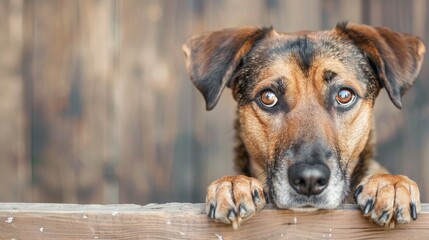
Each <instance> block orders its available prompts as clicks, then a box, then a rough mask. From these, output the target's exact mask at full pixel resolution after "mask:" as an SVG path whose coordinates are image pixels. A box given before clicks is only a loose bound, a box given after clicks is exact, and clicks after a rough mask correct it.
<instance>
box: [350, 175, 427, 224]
mask: <svg viewBox="0 0 429 240" xmlns="http://www.w3.org/2000/svg"><path fill="white" fill-rule="evenodd" d="M354 196H355V200H356V203H357V204H359V206H360V208H361V210H362V212H363V214H364V216H366V217H368V218H370V219H371V220H372V221H374V222H376V223H377V224H379V225H381V226H385V227H386V228H393V227H394V226H395V223H397V224H402V223H408V222H410V221H411V220H415V219H416V218H417V214H418V213H419V212H420V208H421V207H420V194H419V189H418V187H417V184H416V183H415V182H414V181H412V180H411V179H409V178H408V177H406V176H403V175H390V174H376V175H372V176H368V177H366V178H364V179H363V180H362V182H361V183H360V185H359V186H358V187H357V188H356V191H355V195H354Z"/></svg>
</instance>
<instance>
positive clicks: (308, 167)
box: [288, 163, 330, 196]
mask: <svg viewBox="0 0 429 240" xmlns="http://www.w3.org/2000/svg"><path fill="white" fill-rule="evenodd" d="M288 175H289V183H290V185H291V186H292V187H293V189H295V191H296V192H297V193H299V194H302V195H307V196H310V195H317V194H320V193H321V192H322V191H323V190H324V189H325V188H326V186H328V182H329V176H330V171H329V168H328V167H327V166H325V165H323V164H309V163H298V164H296V165H293V166H291V167H290V168H289V170H288Z"/></svg>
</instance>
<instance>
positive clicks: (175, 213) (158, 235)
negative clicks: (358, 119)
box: [0, 203, 429, 240]
mask: <svg viewBox="0 0 429 240" xmlns="http://www.w3.org/2000/svg"><path fill="white" fill-rule="evenodd" d="M204 211H205V210H204V205H203V204H189V203H168V204H149V205H146V206H139V205H71V204H25V203H7V204H6V203H3V204H0V239H216V240H226V239H427V238H428V236H429V227H428V226H429V205H428V204H424V205H423V207H422V213H421V214H420V215H419V217H418V219H417V220H416V221H414V222H412V223H410V224H405V225H398V226H397V227H396V228H395V229H393V230H385V229H384V228H382V227H380V226H378V225H375V224H374V223H369V221H368V220H367V219H365V218H364V217H363V216H362V214H361V212H360V210H358V209H357V207H356V205H344V206H343V207H341V208H339V209H337V210H333V211H318V212H313V213H297V212H293V211H289V210H277V209H274V208H272V207H266V208H265V209H263V210H262V211H261V212H258V213H257V215H255V216H254V217H253V218H252V219H250V220H248V221H246V222H244V223H243V224H242V226H241V228H240V229H239V230H237V231H234V230H233V229H232V227H231V226H227V225H224V224H219V223H214V222H212V221H210V220H209V219H208V218H207V216H206V214H205V213H204Z"/></svg>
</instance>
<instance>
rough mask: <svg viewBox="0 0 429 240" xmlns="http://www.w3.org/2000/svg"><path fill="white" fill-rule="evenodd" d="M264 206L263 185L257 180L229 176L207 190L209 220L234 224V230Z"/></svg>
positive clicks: (215, 182)
mask: <svg viewBox="0 0 429 240" xmlns="http://www.w3.org/2000/svg"><path fill="white" fill-rule="evenodd" d="M264 205H265V198H264V194H263V189H262V184H261V183H260V182H259V181H258V180H257V179H255V178H251V177H246V176H227V177H223V178H220V179H218V180H216V181H214V182H213V183H211V184H210V186H209V187H208V189H207V196H206V213H207V215H208V216H209V218H212V219H214V220H215V221H217V222H222V223H226V224H232V226H233V228H234V229H237V228H238V227H240V224H241V222H242V221H245V220H247V219H248V218H250V217H252V216H253V214H254V213H255V212H256V211H258V210H260V209H262V208H263V207H264Z"/></svg>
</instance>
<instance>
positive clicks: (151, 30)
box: [0, 0, 429, 204]
mask: <svg viewBox="0 0 429 240" xmlns="http://www.w3.org/2000/svg"><path fill="white" fill-rule="evenodd" d="M428 12H429V2H427V1H426V0H414V1H408V0H403V1H392V0H371V1H370V0H362V1H339V0H324V1H319V0H303V1H293V0H287V1H281V0H266V1H256V0H207V1H200V0H177V1H171V0H163V1H161V0H145V1H140V0H124V1H120V0H80V1H77V0H73V1H72V0H70V1H56V0H33V1H25V0H1V1H0V201H29V202H68V203H140V204H143V203H148V202H170V201H190V202H201V201H203V200H204V193H205V188H206V185H207V184H208V183H209V182H210V181H212V180H214V179H215V178H217V177H219V176H221V175H224V174H232V173H233V170H232V169H233V165H232V161H231V159H232V144H233V143H232V138H233V128H232V120H233V118H234V105H235V104H234V102H233V100H232V98H231V96H230V93H229V92H228V91H226V94H224V96H223V97H222V99H221V101H220V103H219V104H218V106H217V107H216V108H215V109H214V110H213V111H211V112H206V111H205V108H204V103H203V98H202V97H201V95H200V94H199V93H198V92H197V91H196V89H195V88H194V87H193V86H192V84H191V83H190V81H189V79H188V77H187V75H186V73H185V68H184V64H183V54H182V52H181V48H180V46H181V44H182V43H183V42H184V41H185V39H186V38H187V37H189V36H191V35H193V34H196V33H201V32H203V31H208V30H215V29H220V28H226V27H233V26H239V25H273V26H274V27H275V28H276V29H278V30H279V31H295V30H302V29H308V30H317V29H324V28H331V27H333V26H334V25H335V24H336V22H337V21H339V20H350V21H353V22H357V23H366V24H373V25H383V26H388V27H391V28H393V29H395V30H397V31H405V32H410V33H413V34H416V35H419V36H420V37H421V38H422V39H423V40H424V42H425V43H426V46H429V44H428V39H429V25H428V23H429V19H428ZM428 78H429V59H426V61H425V62H424V65H423V67H422V72H421V74H420V77H419V79H418V80H417V82H416V84H415V86H414V87H413V88H412V89H411V90H410V91H409V92H408V93H407V95H406V96H405V98H404V110H403V111H399V110H396V109H395V108H394V106H393V105H392V104H391V103H390V102H389V100H388V99H387V98H386V97H385V94H384V92H383V94H382V95H383V96H382V97H381V98H380V99H379V101H378V103H377V107H376V115H377V122H376V125H377V130H378V143H379V145H378V146H379V148H378V159H379V160H380V161H381V162H383V163H384V164H385V165H386V166H387V167H388V168H389V169H390V170H391V171H392V172H399V173H404V174H407V175H409V176H411V177H412V178H414V179H415V180H416V181H417V182H418V183H419V185H420V187H421V190H422V200H423V201H426V202H427V201H429V174H427V173H428V172H429V95H428V94H427V93H428V92H429V79H428Z"/></svg>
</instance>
